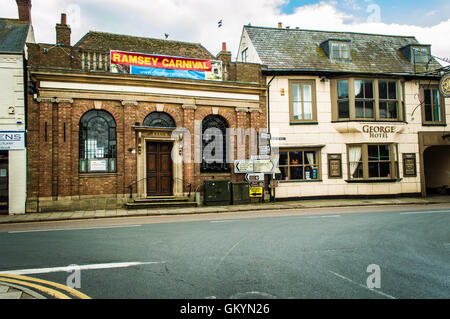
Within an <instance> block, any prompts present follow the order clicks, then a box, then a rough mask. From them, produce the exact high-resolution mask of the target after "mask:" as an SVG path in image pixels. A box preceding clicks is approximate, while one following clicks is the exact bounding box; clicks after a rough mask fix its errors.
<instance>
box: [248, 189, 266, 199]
mask: <svg viewBox="0 0 450 319" xmlns="http://www.w3.org/2000/svg"><path fill="white" fill-rule="evenodd" d="M249 193H250V197H263V188H262V187H250V188H249Z"/></svg>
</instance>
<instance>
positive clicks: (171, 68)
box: [110, 51, 222, 81]
mask: <svg viewBox="0 0 450 319" xmlns="http://www.w3.org/2000/svg"><path fill="white" fill-rule="evenodd" d="M110 57H111V60H110V62H111V72H115V73H128V74H136V75H152V76H165V77H176V78H188V79H196V80H218V81H220V80H222V62H221V61H210V60H199V59H191V58H183V57H173V56H165V55H152V54H144V53H134V52H122V51H111V52H110Z"/></svg>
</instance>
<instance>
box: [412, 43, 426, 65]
mask: <svg viewBox="0 0 450 319" xmlns="http://www.w3.org/2000/svg"><path fill="white" fill-rule="evenodd" d="M412 50H413V56H414V63H416V64H418V63H428V61H429V59H430V54H429V50H428V48H427V47H413V48H412Z"/></svg>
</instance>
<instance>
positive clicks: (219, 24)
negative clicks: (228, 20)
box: [217, 20, 222, 28]
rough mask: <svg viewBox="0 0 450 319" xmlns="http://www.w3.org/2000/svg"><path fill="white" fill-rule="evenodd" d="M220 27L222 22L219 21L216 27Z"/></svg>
mask: <svg viewBox="0 0 450 319" xmlns="http://www.w3.org/2000/svg"><path fill="white" fill-rule="evenodd" d="M221 26H222V20H220V21H219V22H217V27H218V28H220V27H221Z"/></svg>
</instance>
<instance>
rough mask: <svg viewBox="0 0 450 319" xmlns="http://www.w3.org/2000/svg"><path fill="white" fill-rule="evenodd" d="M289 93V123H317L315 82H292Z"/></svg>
mask: <svg viewBox="0 0 450 319" xmlns="http://www.w3.org/2000/svg"><path fill="white" fill-rule="evenodd" d="M289 92H290V94H289V99H290V103H289V104H290V107H289V108H290V123H292V124H295V123H311V122H317V111H316V108H317V106H316V87H315V81H314V80H301V81H297V80H292V81H290V82H289Z"/></svg>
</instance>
